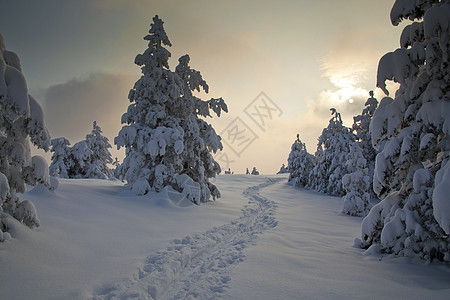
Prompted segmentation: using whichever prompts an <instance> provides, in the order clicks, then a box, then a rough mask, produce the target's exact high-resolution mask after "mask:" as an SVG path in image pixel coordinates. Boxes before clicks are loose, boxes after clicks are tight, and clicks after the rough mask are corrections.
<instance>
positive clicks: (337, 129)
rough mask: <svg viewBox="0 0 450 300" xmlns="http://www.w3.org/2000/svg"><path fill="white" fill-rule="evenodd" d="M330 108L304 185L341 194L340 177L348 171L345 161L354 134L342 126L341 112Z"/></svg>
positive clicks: (320, 190) (329, 192) (329, 193)
mask: <svg viewBox="0 0 450 300" xmlns="http://www.w3.org/2000/svg"><path fill="white" fill-rule="evenodd" d="M330 110H331V114H332V115H333V117H332V118H331V119H330V122H329V124H328V127H327V128H324V129H323V131H322V135H321V136H320V137H319V143H318V145H317V151H316V154H315V165H314V168H313V169H312V170H311V173H310V178H309V179H310V180H309V182H308V185H307V186H306V187H307V188H308V189H313V190H316V191H318V192H321V193H326V194H328V195H331V196H343V195H344V189H343V188H342V177H343V176H344V175H345V174H347V173H349V172H348V170H347V167H346V164H345V163H346V161H347V160H348V155H349V152H350V143H351V142H353V141H354V140H355V136H354V134H353V133H352V132H351V130H350V129H349V128H347V127H345V126H344V124H343V122H342V118H341V114H340V113H338V112H337V111H336V109H334V108H331V109H330Z"/></svg>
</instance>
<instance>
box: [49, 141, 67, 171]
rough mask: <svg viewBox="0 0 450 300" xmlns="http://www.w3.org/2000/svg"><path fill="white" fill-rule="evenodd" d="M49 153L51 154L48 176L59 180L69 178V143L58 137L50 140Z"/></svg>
mask: <svg viewBox="0 0 450 300" xmlns="http://www.w3.org/2000/svg"><path fill="white" fill-rule="evenodd" d="M51 145H52V147H51V149H50V152H53V155H52V158H51V160H52V163H51V164H50V167H49V170H50V176H54V177H57V178H58V177H59V178H69V172H70V171H69V170H70V168H71V167H72V160H71V159H70V147H69V145H70V142H69V141H68V140H67V139H66V138H64V137H59V138H55V139H52V141H51Z"/></svg>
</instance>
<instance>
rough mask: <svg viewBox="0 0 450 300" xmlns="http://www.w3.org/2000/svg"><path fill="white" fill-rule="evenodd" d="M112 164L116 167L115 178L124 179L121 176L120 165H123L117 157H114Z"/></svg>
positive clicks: (114, 170)
mask: <svg viewBox="0 0 450 300" xmlns="http://www.w3.org/2000/svg"><path fill="white" fill-rule="evenodd" d="M112 165H113V167H114V169H113V174H114V178H117V179H119V180H122V178H121V177H120V167H121V166H122V164H121V163H120V161H119V159H118V158H117V157H116V158H115V159H114V161H113V163H112Z"/></svg>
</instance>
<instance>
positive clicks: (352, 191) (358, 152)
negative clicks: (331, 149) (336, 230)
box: [342, 142, 371, 217]
mask: <svg viewBox="0 0 450 300" xmlns="http://www.w3.org/2000/svg"><path fill="white" fill-rule="evenodd" d="M346 167H347V170H348V171H349V172H350V173H348V174H345V175H344V177H342V187H343V188H344V190H345V192H346V194H345V196H344V197H343V198H342V201H343V207H342V213H344V214H347V215H351V216H360V217H363V216H365V215H367V213H368V212H369V205H370V193H369V192H370V182H371V178H370V176H369V169H368V168H367V160H366V159H365V158H364V156H363V150H362V148H361V143H360V142H353V143H351V144H350V154H349V157H348V160H347V162H346Z"/></svg>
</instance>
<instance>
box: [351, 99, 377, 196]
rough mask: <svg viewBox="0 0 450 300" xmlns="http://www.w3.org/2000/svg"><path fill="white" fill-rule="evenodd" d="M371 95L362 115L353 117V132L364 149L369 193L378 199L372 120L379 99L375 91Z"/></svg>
mask: <svg viewBox="0 0 450 300" xmlns="http://www.w3.org/2000/svg"><path fill="white" fill-rule="evenodd" d="M369 95H370V97H369V98H368V99H367V101H366V103H365V107H364V109H363V111H362V113H361V114H360V115H357V116H355V117H353V126H352V129H353V133H354V134H355V137H356V140H357V141H358V142H359V146H360V147H361V150H362V155H363V157H364V158H365V160H366V167H367V171H368V176H369V177H370V187H369V195H370V197H371V199H377V196H376V195H375V193H374V191H373V183H372V182H373V180H372V179H373V173H374V170H375V158H376V156H377V151H376V150H375V148H374V147H373V146H372V135H371V133H370V122H371V121H372V118H373V115H374V113H375V110H376V109H377V107H378V100H377V99H376V98H374V97H373V91H370V92H369Z"/></svg>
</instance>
